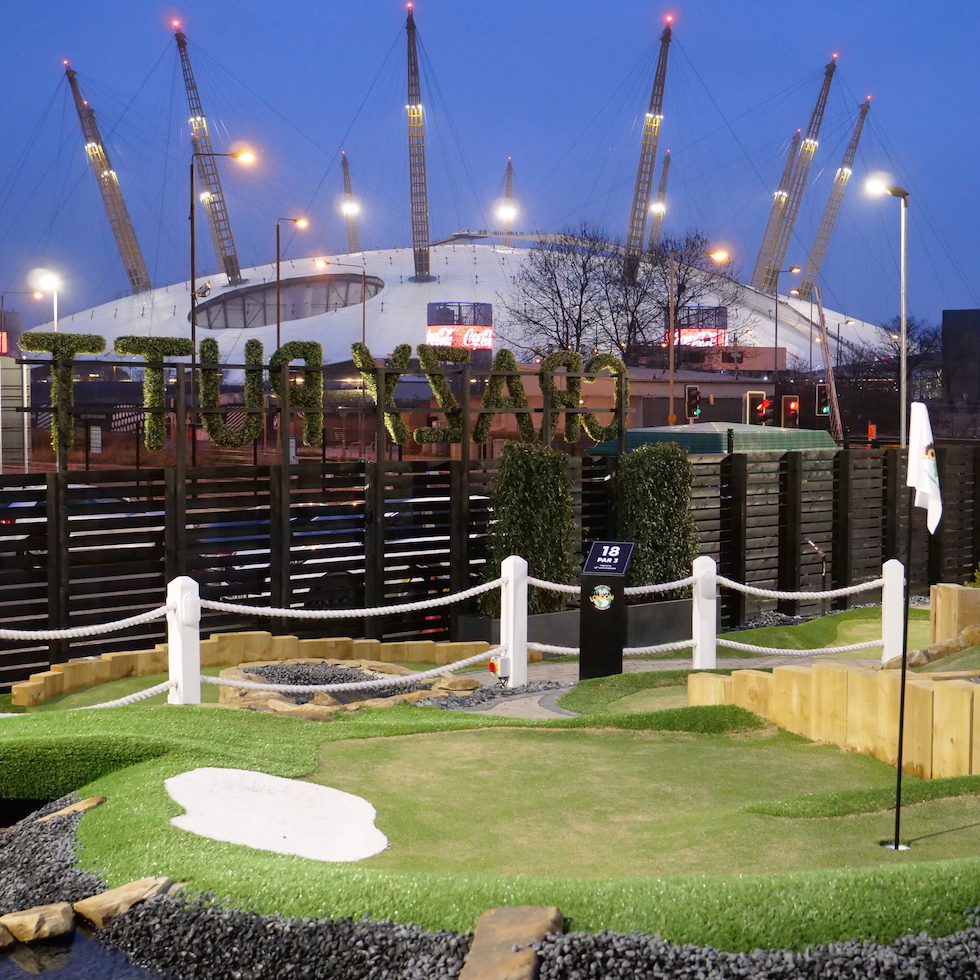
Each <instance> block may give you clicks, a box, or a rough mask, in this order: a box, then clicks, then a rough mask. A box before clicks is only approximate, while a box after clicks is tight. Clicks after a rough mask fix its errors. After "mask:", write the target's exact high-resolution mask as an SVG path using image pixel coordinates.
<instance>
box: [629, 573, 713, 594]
mask: <svg viewBox="0 0 980 980" xmlns="http://www.w3.org/2000/svg"><path fill="white" fill-rule="evenodd" d="M694 582H695V578H694V576H693V575H691V576H689V577H688V578H682V579H678V580H677V581H676V582H663V583H661V584H660V585H631V586H630V587H629V588H628V589H623V595H643V594H644V593H646V592H670V591H671V590H673V589H683V588H685V587H686V586H688V585H694Z"/></svg>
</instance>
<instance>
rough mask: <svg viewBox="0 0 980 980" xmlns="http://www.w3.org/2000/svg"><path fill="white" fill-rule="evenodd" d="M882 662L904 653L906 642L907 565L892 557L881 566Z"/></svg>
mask: <svg viewBox="0 0 980 980" xmlns="http://www.w3.org/2000/svg"><path fill="white" fill-rule="evenodd" d="M881 577H882V578H883V579H884V580H885V581H884V585H882V587H881V639H882V647H881V662H882V663H883V664H885V663H888V661H889V660H893V659H894V658H895V657H900V656H901V655H902V648H903V645H904V642H905V639H904V637H905V634H904V623H903V619H904V616H905V566H904V565H903V564H902V563H901V562H900V561H899V560H898V559H897V558H891V559H889V560H888V561H886V562H885V564H884V565H882V566H881Z"/></svg>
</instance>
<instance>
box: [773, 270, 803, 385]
mask: <svg viewBox="0 0 980 980" xmlns="http://www.w3.org/2000/svg"><path fill="white" fill-rule="evenodd" d="M772 271H773V275H774V276H775V282H774V285H775V291H774V293H773V299H774V300H775V303H774V311H773V315H772V376H773V379H774V380H778V378H779V274H780V273H781V272H790V273H796V272H802V271H803V270H802V269H800V267H799V266H798V265H791V266H790V267H789V268H788V269H773V270H772ZM796 295H797V296H799V295H800V291H799V290H796Z"/></svg>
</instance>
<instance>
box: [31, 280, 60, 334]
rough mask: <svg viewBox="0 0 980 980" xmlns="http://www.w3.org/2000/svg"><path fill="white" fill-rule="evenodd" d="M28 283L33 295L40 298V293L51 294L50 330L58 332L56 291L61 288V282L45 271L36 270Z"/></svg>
mask: <svg viewBox="0 0 980 980" xmlns="http://www.w3.org/2000/svg"><path fill="white" fill-rule="evenodd" d="M29 282H30V283H31V284H32V285H33V286H34V295H35V296H38V297H39V296H40V294H42V293H50V294H51V305H52V313H53V324H52V329H53V330H54V332H55V333H57V332H58V290H59V289H60V288H61V280H60V279H59V278H58V277H57V276H56V275H55V274H54V273H53V272H49V271H48V270H47V269H36V270H35V271H34V273H33V275H32V276H30V277H29Z"/></svg>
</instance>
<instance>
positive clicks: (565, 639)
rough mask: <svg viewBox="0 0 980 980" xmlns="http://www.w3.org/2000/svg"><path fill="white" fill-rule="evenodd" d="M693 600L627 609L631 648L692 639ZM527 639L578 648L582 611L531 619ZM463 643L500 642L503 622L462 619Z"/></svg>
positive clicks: (627, 640)
mask: <svg viewBox="0 0 980 980" xmlns="http://www.w3.org/2000/svg"><path fill="white" fill-rule="evenodd" d="M692 601H693V600H691V599H671V600H669V601H667V602H645V603H641V604H640V605H635V606H627V613H626V620H627V638H626V642H627V644H628V645H629V646H631V647H641V646H652V645H653V644H655V643H673V642H674V641H675V640H687V639H690V636H691V605H692ZM527 638H528V640H530V641H532V642H534V643H549V644H551V645H552V646H559V647H577V646H578V609H565V610H564V611H562V612H552V613H537V614H536V615H533V616H528V618H527ZM459 639H460V640H486V641H487V642H488V643H498V642H499V641H500V620H499V619H491V618H490V617H488V616H460V617H459Z"/></svg>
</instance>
